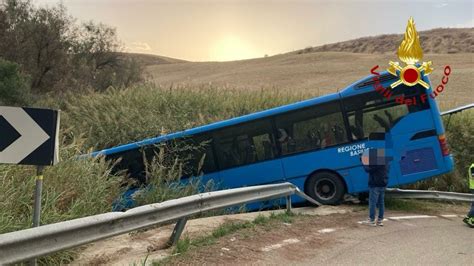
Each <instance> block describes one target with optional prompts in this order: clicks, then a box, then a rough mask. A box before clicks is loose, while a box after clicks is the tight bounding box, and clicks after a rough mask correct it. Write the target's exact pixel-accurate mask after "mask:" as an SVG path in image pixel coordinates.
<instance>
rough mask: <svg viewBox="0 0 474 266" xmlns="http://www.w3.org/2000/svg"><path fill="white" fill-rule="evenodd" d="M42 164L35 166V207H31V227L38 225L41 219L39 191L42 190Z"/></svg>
mask: <svg viewBox="0 0 474 266" xmlns="http://www.w3.org/2000/svg"><path fill="white" fill-rule="evenodd" d="M43 169H44V167H43V166H38V167H37V168H36V186H35V207H34V209H33V227H38V226H40V221H41V193H42V192H43Z"/></svg>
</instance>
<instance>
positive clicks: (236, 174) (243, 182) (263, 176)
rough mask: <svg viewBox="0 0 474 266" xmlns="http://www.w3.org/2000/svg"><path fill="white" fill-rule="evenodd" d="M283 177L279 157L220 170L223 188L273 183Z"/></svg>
mask: <svg viewBox="0 0 474 266" xmlns="http://www.w3.org/2000/svg"><path fill="white" fill-rule="evenodd" d="M283 179H284V174H283V169H282V165H281V160H280V159H275V160H270V161H264V162H259V163H255V164H250V165H245V166H240V167H235V168H230V169H226V170H222V171H220V180H221V182H222V187H224V188H236V187H245V186H254V185H261V184H268V183H274V182H278V181H280V182H281V181H282V180H283Z"/></svg>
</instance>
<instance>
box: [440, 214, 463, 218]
mask: <svg viewBox="0 0 474 266" xmlns="http://www.w3.org/2000/svg"><path fill="white" fill-rule="evenodd" d="M441 217H444V218H457V217H459V216H458V215H456V214H444V215H441Z"/></svg>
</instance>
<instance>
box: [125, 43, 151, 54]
mask: <svg viewBox="0 0 474 266" xmlns="http://www.w3.org/2000/svg"><path fill="white" fill-rule="evenodd" d="M127 50H129V51H130V52H136V53H143V52H150V51H151V50H153V49H151V46H150V45H149V44H148V43H146V42H132V43H131V44H130V46H128V47H127Z"/></svg>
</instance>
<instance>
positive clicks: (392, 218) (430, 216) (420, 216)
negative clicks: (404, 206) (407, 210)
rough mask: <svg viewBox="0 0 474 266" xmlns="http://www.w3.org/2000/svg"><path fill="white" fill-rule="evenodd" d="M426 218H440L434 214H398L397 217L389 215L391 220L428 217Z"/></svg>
mask: <svg viewBox="0 0 474 266" xmlns="http://www.w3.org/2000/svg"><path fill="white" fill-rule="evenodd" d="M426 218H438V217H437V216H432V215H412V216H397V217H388V219H389V220H397V221H398V220H409V219H426Z"/></svg>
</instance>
